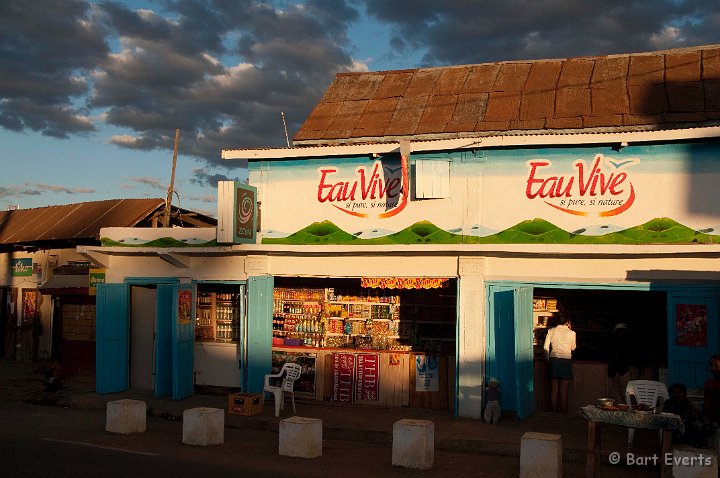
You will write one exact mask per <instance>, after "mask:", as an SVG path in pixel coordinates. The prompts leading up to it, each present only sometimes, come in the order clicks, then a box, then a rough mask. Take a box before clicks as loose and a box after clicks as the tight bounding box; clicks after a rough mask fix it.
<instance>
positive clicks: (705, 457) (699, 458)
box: [662, 446, 718, 478]
mask: <svg viewBox="0 0 720 478" xmlns="http://www.w3.org/2000/svg"><path fill="white" fill-rule="evenodd" d="M665 458H666V457H663V458H662V459H663V460H664V459H665ZM671 459H672V461H673V463H672V476H673V477H674V478H717V476H718V464H717V454H716V453H715V450H712V449H704V448H703V449H700V448H692V447H689V446H687V447H675V448H673V453H672V458H671Z"/></svg>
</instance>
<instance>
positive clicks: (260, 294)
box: [242, 276, 274, 393]
mask: <svg viewBox="0 0 720 478" xmlns="http://www.w3.org/2000/svg"><path fill="white" fill-rule="evenodd" d="M273 285H274V281H273V277H272V276H255V277H249V278H248V282H247V288H248V290H247V296H248V299H247V328H246V336H247V348H246V350H245V357H246V359H245V364H244V366H243V368H242V370H243V373H244V377H243V378H244V380H243V382H244V383H245V384H246V387H245V390H246V391H247V392H249V393H261V392H262V389H263V381H264V379H265V374H266V373H270V372H271V371H272V313H273Z"/></svg>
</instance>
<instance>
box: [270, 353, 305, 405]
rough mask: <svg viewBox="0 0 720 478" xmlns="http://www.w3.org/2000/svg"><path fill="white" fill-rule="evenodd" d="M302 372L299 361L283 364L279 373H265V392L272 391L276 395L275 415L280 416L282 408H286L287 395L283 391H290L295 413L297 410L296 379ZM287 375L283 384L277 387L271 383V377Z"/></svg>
mask: <svg viewBox="0 0 720 478" xmlns="http://www.w3.org/2000/svg"><path fill="white" fill-rule="evenodd" d="M300 372H302V365H300V364H297V363H286V364H284V365H283V366H282V368H281V369H280V372H279V373H269V374H266V375H265V386H264V387H263V392H268V393H272V394H273V395H274V396H275V416H276V417H279V416H280V410H282V409H283V408H284V405H285V403H284V402H285V397H284V395H283V392H289V393H290V398H291V399H292V406H293V415H294V414H295V413H296V412H295V391H294V387H295V380H297V379H298V378H299V377H300ZM283 375H284V376H285V377H284V378H283V380H282V384H281V385H280V386H279V387H277V386H274V385H270V379H273V378H280V377H282V376H283Z"/></svg>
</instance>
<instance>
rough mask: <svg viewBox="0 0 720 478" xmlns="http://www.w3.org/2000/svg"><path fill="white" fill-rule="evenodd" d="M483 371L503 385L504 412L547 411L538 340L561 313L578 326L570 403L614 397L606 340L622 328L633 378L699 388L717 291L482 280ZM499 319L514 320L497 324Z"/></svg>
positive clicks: (711, 345) (711, 341)
mask: <svg viewBox="0 0 720 478" xmlns="http://www.w3.org/2000/svg"><path fill="white" fill-rule="evenodd" d="M487 293H488V298H489V302H490V307H489V310H488V314H489V317H490V320H489V321H488V335H487V339H488V349H487V357H488V359H487V368H486V375H487V376H488V377H489V376H495V377H498V378H499V379H500V382H501V383H502V384H503V392H504V393H503V396H502V397H501V405H502V408H503V409H504V410H509V411H513V412H516V413H517V415H518V416H520V417H524V416H528V415H529V414H531V413H532V412H535V411H548V410H549V409H550V406H549V398H550V384H549V375H548V367H547V361H546V358H545V356H544V351H543V344H544V341H545V336H546V335H547V332H548V330H549V329H550V328H552V327H554V326H555V324H556V319H557V317H558V314H560V313H562V314H563V315H565V316H566V317H567V318H568V319H569V320H570V322H571V323H572V329H573V330H574V331H575V332H576V337H577V348H576V350H575V351H574V352H573V380H572V381H571V385H570V389H569V394H568V409H569V410H578V409H580V408H581V407H582V406H584V405H587V404H592V403H595V401H596V399H597V398H600V397H605V396H612V378H611V377H610V373H609V372H610V371H611V370H609V367H611V361H612V356H611V344H612V339H611V336H612V335H613V332H614V329H615V327H616V326H617V325H618V324H624V327H627V329H626V331H627V332H626V333H628V334H630V337H631V338H630V340H629V342H630V343H631V344H632V350H629V351H627V353H628V355H629V356H631V357H633V358H634V360H633V361H632V362H633V364H634V365H635V367H636V368H637V369H638V376H637V377H636V378H637V379H647V380H656V381H660V382H663V383H665V384H666V385H668V386H669V384H672V383H675V382H682V383H684V384H685V385H686V386H687V387H688V389H697V388H698V387H700V386H701V385H702V384H703V382H704V380H705V378H706V377H707V366H706V364H707V359H708V358H709V357H710V356H711V355H712V354H714V353H717V348H718V336H719V335H718V314H717V306H718V302H717V301H718V289H717V285H713V284H711V283H708V284H704V285H703V284H693V285H689V284H685V285H683V284H681V283H675V284H673V285H669V284H664V285H659V284H651V283H646V284H627V283H625V284H603V285H598V284H592V283H566V284H560V283H523V284H519V283H515V284H511V283H507V282H505V283H502V282H491V283H489V284H488V285H487ZM501 322H503V323H505V324H508V323H512V324H514V326H513V327H507V326H505V327H502V326H501Z"/></svg>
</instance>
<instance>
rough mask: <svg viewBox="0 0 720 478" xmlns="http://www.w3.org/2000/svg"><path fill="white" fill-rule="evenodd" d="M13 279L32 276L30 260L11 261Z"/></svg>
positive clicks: (29, 258)
mask: <svg viewBox="0 0 720 478" xmlns="http://www.w3.org/2000/svg"><path fill="white" fill-rule="evenodd" d="M11 268H12V276H13V277H27V276H31V275H32V274H33V263H32V258H31V257H27V258H22V259H13V260H12V264H11Z"/></svg>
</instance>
